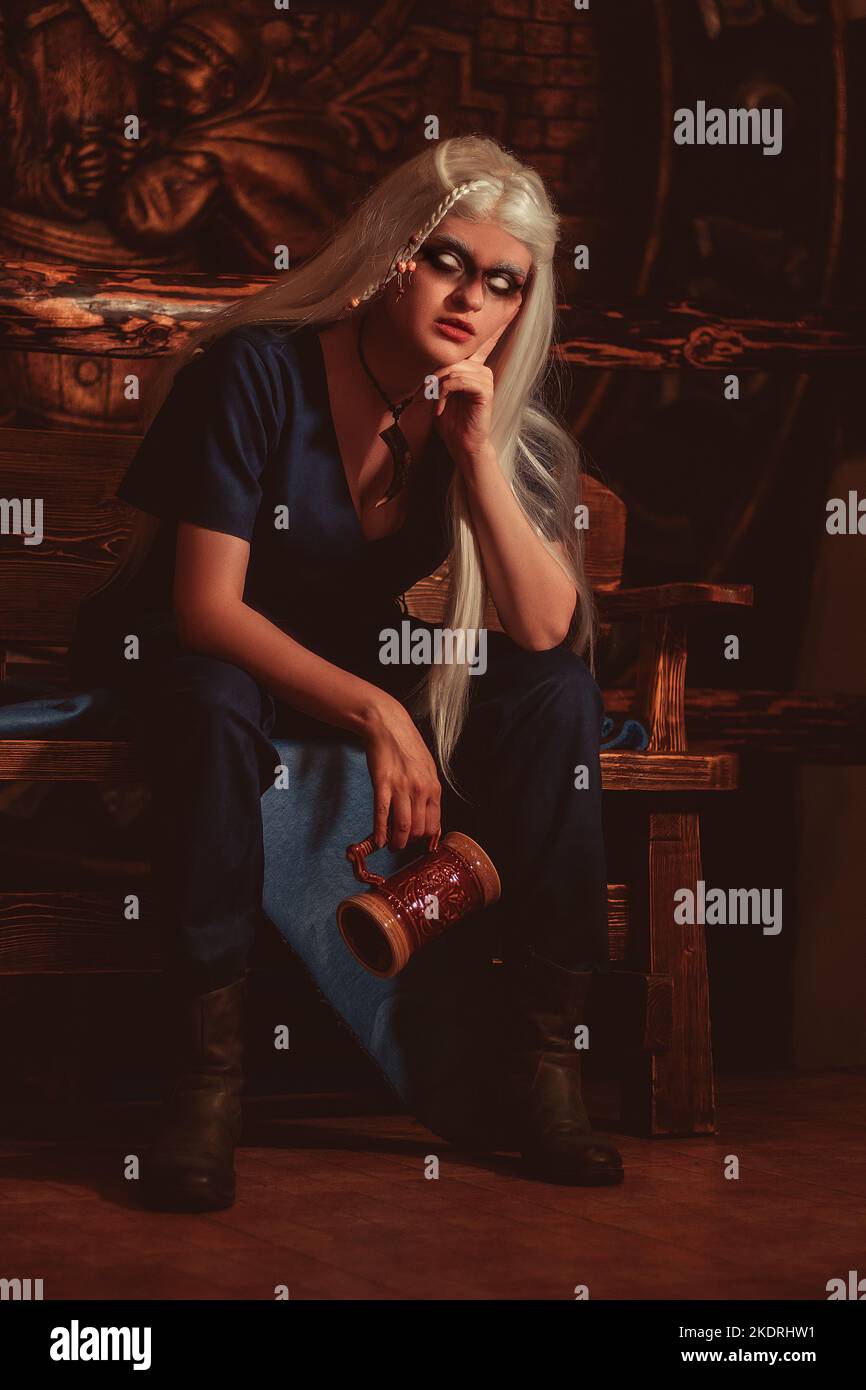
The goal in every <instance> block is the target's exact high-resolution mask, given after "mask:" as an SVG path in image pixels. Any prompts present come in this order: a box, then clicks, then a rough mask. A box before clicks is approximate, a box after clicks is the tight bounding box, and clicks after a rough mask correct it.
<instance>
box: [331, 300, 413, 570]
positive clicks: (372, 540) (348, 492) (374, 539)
mask: <svg viewBox="0 0 866 1390" xmlns="http://www.w3.org/2000/svg"><path fill="white" fill-rule="evenodd" d="M310 331H311V334H312V337H313V340H314V341H315V344H316V348H317V350H318V359H319V369H320V380H321V387H322V403H323V405H324V407H325V414H326V415H327V419H328V429H329V431H330V435H331V443H332V445H333V448H332V452H333V455H334V458H335V460H336V464H337V469H338V472H339V474H340V477H341V478H342V480H343V494H344V496H345V498H346V501H347V503H348V506H349V511H350V512H351V514H352V516H353V517H354V518H355V528H356V530H357V532H358V535H359V536H360V537H361V540H362V541H363V542H364V544H365V545H383V544H384V543H385V541H394V540H396V539H397V537H398V536H402V535H403V534H404V532H406V531H408V529H409V523H410V521H411V520H412V500H413V492H414V488H413V483H414V481H415V478H416V476H417V474H416V470H417V467H419V466H420V465H421V464H422V462H423V460H424V459H425V458H426V457H427V453H428V451H429V449H430V446H431V444H432V443H433V442H434V436H435V438H436V439H438V437H439V436H438V435H437V434H436V430H435V427H434V428H431V431H430V434H429V435H428V437H427V442H426V444H425V446H424V450H423V453H422V454H421V457H420V458H418V459H416V468H410V470H409V477H408V479H407V481H406V488H407V492H408V496H407V498H406V515H405V516H404V518H403V520H402V522H401V524H400V525H399V526H398V527H397V529H396V531H389V532H388V534H387V535H385V536H368V535H366V534H365V532H364V527H363V524H362V522H361V517H360V515H359V513H358V508H357V507H356V506H355V499H354V497H353V496H352V489H351V487H350V486H349V479H348V477H347V474H346V465H345V464H344V462H343V454H342V451H341V449H340V441H339V439H338V437H337V426H336V424H335V423H334V411H333V408H332V406H331V391H330V386H329V384H328V367H327V363H326V361H325V350H324V348H323V347H322V341H321V339H320V337H319V335H318V333H317V331H316V327H315V325H314V324H313V325H310Z"/></svg>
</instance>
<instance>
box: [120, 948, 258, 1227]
mask: <svg viewBox="0 0 866 1390" xmlns="http://www.w3.org/2000/svg"><path fill="white" fill-rule="evenodd" d="M174 988H175V992H176V998H177V1001H178V1010H177V1022H178V1025H179V1031H180V1066H179V1074H178V1076H177V1079H176V1081H175V1084H174V1087H173V1090H172V1093H171V1095H170V1097H169V1099H168V1100H167V1101H166V1104H165V1107H164V1110H163V1116H162V1125H161V1129H160V1133H159V1136H158V1138H157V1140H156V1142H155V1143H154V1144H153V1145H152V1147H151V1149H150V1151H149V1152H148V1153H147V1154H146V1155H145V1157H144V1160H143V1163H142V1196H143V1200H144V1202H145V1204H146V1205H147V1206H149V1207H157V1208H159V1209H161V1210H164V1211H218V1210H221V1209H222V1208H224V1207H230V1206H231V1205H232V1203H233V1202H234V1199H235V1171H234V1146H235V1144H237V1143H238V1141H239V1139H240V1136H241V1091H242V1089H243V1070H242V1051H243V1013H244V1008H243V1006H244V999H245V996H246V972H244V974H243V975H242V976H241V977H240V978H239V979H237V980H235V981H233V982H232V983H231V984H228V985H224V986H223V988H221V989H215V990H211V991H210V992H209V993H206V994H196V993H193V992H191V991H190V990H188V989H187V990H184V989H183V988H182V986H180V985H178V984H175V986H174Z"/></svg>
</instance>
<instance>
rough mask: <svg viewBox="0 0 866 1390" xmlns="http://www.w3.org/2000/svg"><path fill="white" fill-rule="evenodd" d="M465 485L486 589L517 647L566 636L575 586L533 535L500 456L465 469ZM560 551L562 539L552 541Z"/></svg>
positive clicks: (543, 646)
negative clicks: (500, 462) (512, 489)
mask: <svg viewBox="0 0 866 1390" xmlns="http://www.w3.org/2000/svg"><path fill="white" fill-rule="evenodd" d="M463 483H464V487H465V490H466V497H467V500H468V503H469V510H470V512H471V514H472V522H473V526H474V529H475V536H476V539H477V541H478V548H479V550H480V551H481V558H482V562H483V566H484V574H485V578H486V580H487V585H488V588H489V589H490V593H491V595H492V597H493V602H494V603H495V604H496V611H497V613H498V614H499V617H500V621H501V622H502V626H503V627H504V628H505V631H506V632H507V633H508V635H509V637H511V638H512V639H513V640H514V641H515V642H516V643H517V644H518V646H521V647H527V648H529V650H530V651H546V650H547V649H548V647H555V646H556V645H557V643H559V642H562V641H564V640H565V637H566V635H567V633H568V629H569V626H570V624H571V620H572V617H573V616H574V610H575V607H576V605H577V590H576V589H575V587H574V585H573V584H572V582H571V580H570V579H569V578H568V576H567V575H566V574H563V572H562V570H561V569H560V567H559V565H558V564H557V563H556V561H555V560H554V559H553V556H552V555H549V554H548V552H547V551H546V550H545V548H544V546H543V545H542V543H541V541H540V540H539V538H538V536H537V535H536V534H535V532H534V530H533V528H532V526H531V524H530V522H529V518H528V517H527V516H526V515H525V513H524V512H523V510H522V508H521V506H520V504H519V503H518V501H517V498H516V497H515V496H514V493H513V492H512V491H511V488H510V487H509V485H508V482H507V481H506V478H505V475H504V473H503V472H502V469H501V468H500V467H499V462H498V460H497V458H496V454H495V452H494V450H493V448H492V447H491V449H490V452H489V454H487V455H486V456H485V457H484V458H482V459H481V460H480V462H479V463H477V464H476V465H475V466H467V467H464V469H463ZM554 545H555V547H556V548H557V549H558V550H559V551H560V553H562V543H561V542H554Z"/></svg>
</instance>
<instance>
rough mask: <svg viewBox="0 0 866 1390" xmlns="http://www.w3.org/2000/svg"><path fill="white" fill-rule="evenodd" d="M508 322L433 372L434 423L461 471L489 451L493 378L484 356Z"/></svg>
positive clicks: (484, 456)
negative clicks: (436, 382) (436, 381)
mask: <svg viewBox="0 0 866 1390" xmlns="http://www.w3.org/2000/svg"><path fill="white" fill-rule="evenodd" d="M510 322H511V320H510V319H509V321H508V323H510ZM508 323H504V324H502V325H501V326H500V327H499V328H497V330H496V332H495V333H492V334H491V335H490V337H489V338H486V339H485V340H484V342H483V343H482V344H481V345H480V347H478V348H476V350H475V352H473V353H472V354H471V355H470V356H469V357H464V358H463V359H462V361H460V362H453V363H452V364H451V366H449V367H440V368H439V370H438V371H437V372H436V373H435V375H436V376H437V377H438V378H439V401H438V404H437V406H436V414H435V416H434V419H433V423H434V425H435V427H436V429H437V430H438V432H439V434H440V435H441V437H442V440H443V441H444V443H445V446H446V448H447V450H448V452H449V454H450V455H451V457H452V458H453V459H454V462H455V463H456V464H457V466H458V468H460V469H461V471H463V472H467V471H469V470H471V469H473V468H475V467H477V466H479V465H480V464H482V463H483V461H484V460H485V459H486V458H487V457H488V455H489V453H490V451H491V444H490V426H491V422H492V419H493V390H494V380H493V372H492V371H491V369H490V367H488V366H487V358H488V357H489V356H490V354H491V352H492V351H493V349H494V348H495V346H496V344H497V343H498V342H499V339H500V338H501V337H502V334H503V333H504V332H505V330H506V328H507V327H508Z"/></svg>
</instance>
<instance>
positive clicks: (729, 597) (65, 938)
mask: <svg viewBox="0 0 866 1390" xmlns="http://www.w3.org/2000/svg"><path fill="white" fill-rule="evenodd" d="M137 442H138V441H137V439H136V438H133V437H128V436H125V435H112V434H101V433H89V432H88V433H81V432H79V433H68V432H62V431H43V430H38V429H0V465H2V466H0V472H2V477H3V479H4V492H5V495H6V496H7V497H13V498H14V497H19V498H27V497H40V498H42V499H44V539H43V541H42V544H41V545H39V546H32V547H30V546H25V545H24V544H23V540H22V538H21V537H19V536H13V535H6V536H0V679H2V680H5V679H6V675H7V672H6V649H7V648H9V647H13V648H16V649H20V648H24V649H25V650H26V649H27V648H32V647H35V646H39V647H44V646H48V647H53V648H58V649H60V652H61V659H62V649H63V648H64V647H65V645H66V644H67V643H68V641H69V638H70V635H71V631H72V623H73V618H74V614H75V610H76V607H77V604H78V602H79V600H80V598H81V596H82V595H83V594H85V593H86V592H88V591H89V590H90V589H92V588H93V587H95V586H96V584H97V583H99V582H101V580H102V579H103V578H104V575H105V570H106V566H107V565H109V564H110V563H112V561H113V559H114V558H115V557H116V555H117V554H118V553H119V550H120V549H121V547H122V543H123V540H124V538H125V535H126V534H127V531H128V527H129V522H130V520H131V517H132V516H133V514H134V513H133V512H132V510H131V509H129V508H127V507H125V506H124V504H123V503H120V502H118V501H117V500H116V499H115V498H114V495H113V494H114V491H115V488H116V486H117V484H118V483H119V481H120V478H121V477H122V475H123V473H124V471H125V469H126V467H127V464H128V462H129V460H130V459H131V457H132V454H133V453H134V451H135V448H136V445H137ZM586 501H587V503H588V505H589V510H590V525H589V530H588V533H587V534H588V568H589V574H590V578H591V581H592V584H593V588H594V591H595V593H596V595H597V598H598V602H599V606H600V613H601V618H602V621H603V623H606V624H610V623H612V622H619V621H624V620H634V621H636V622H640V624H641V645H640V659H639V678H638V684H637V689H636V691H635V693H634V701H633V711H634V714H635V716H636V717H637V718H639V719H641V720H642V722H644V724H645V726H646V728H647V729H648V731H649V735H650V743H649V749H648V750H647V751H645V752H629V751H606V752H603V753H602V757H601V762H602V775H603V784H604V788H605V791H606V792H607V793H609V794H610V795H612V796H616V797H621V796H623V795H624V794H626V793H628V794H630V795H631V796H632V797H634V798H635V805H636V807H637V808H638V811H637V814H638V819H639V822H640V825H641V829H640V836H641V840H640V845H639V846H638V852H637V853H636V862H637V864H638V871H637V872H636V874H635V879H634V881H633V882H630V883H628V884H624V883H614V884H610V885H609V889H608V902H609V929H610V954H611V959H612V961H613V962H614V969H613V970H612V972H611V974H610V976H609V977H607V978H606V979H605V980H604V981H603V983H602V984H601V988H600V994H599V996H598V999H597V1008H596V1014H597V1021H596V1023H595V1024H594V1027H595V1028H596V1030H597V1031H596V1032H595V1033H594V1040H597V1042H598V1044H599V1045H600V1046H601V1047H604V1048H609V1049H610V1050H611V1054H612V1055H615V1056H616V1058H617V1064H618V1068H619V1071H620V1074H621V1077H622V1093H621V1119H622V1123H623V1126H624V1128H626V1129H627V1130H629V1131H631V1132H632V1133H636V1134H644V1135H677V1134H706V1133H713V1132H714V1130H715V1097H714V1081H713V1063H712V1049H711V1036H710V1016H709V996H708V983H707V964H706V951H705V942H704V936H703V927H702V926H699V925H695V926H680V925H677V924H676V923H675V922H674V919H673V903H674V897H673V895H674V892H675V890H676V889H680V888H691V889H692V890H693V891H694V890H695V885H696V883H697V881H698V880H699V879H700V878H701V877H702V872H701V853H700V834H699V809H698V807H697V805H696V798H697V797H699V796H701V795H703V794H705V793H710V792H723V791H733V790H735V789H736V787H737V779H738V757H737V755H736V754H735V753H731V752H725V753H719V752H710V751H699V752H689V750H688V747H687V742H686V729H685V678H686V655H687V642H686V625H687V620H688V618H689V616H690V615H691V616H693V615H695V614H697V613H698V612H699V611H700V610H703V609H705V607H706V605H710V604H736V605H748V604H750V603H751V601H752V591H751V589H750V588H749V587H748V586H743V585H736V586H731V585H726V586H723V585H709V584H666V585H661V586H657V587H653V588H647V589H633V590H624V589H622V588H621V587H620V580H621V576H622V565H623V553H624V547H625V531H626V511H625V506H624V504H623V503H622V502H621V500H620V499H619V498H617V497H616V496H615V495H614V494H613V493H612V492H610V491H608V490H607V489H606V488H604V487H603V486H602V485H601V484H600V483H598V482H597V481H594V480H592V479H588V480H587V487H586ZM447 584H448V567H447V564H446V565H445V566H443V567H442V569H441V570H439V571H437V573H436V574H435V575H432V576H430V577H429V578H428V579H425V580H424V581H422V582H421V583H420V584H418V585H417V586H416V587H415V588H414V589H412V590H411V591H410V592H409V594H407V596H406V598H407V604H408V607H409V609H410V611H411V612H413V613H415V614H416V615H418V616H420V617H423V618H426V619H428V620H430V621H434V622H440V621H442V618H443V614H444V604H445V599H446V595H447ZM487 622H488V625H489V626H490V627H491V628H496V629H500V630H501V627H500V624H499V621H498V619H497V616H496V612H495V609H494V608H493V605H492V603H491V604H490V605H489V608H488V615H487ZM8 780H27V781H29V782H52V783H55V782H121V781H135V782H139V781H146V772H145V770H144V769H143V768H142V767H141V766H140V764H139V762H138V759H137V757H136V751H135V749H134V747H132V746H131V745H130V744H128V743H124V742H119V741H110V740H105V739H102V740H100V739H88V738H74V739H73V738H69V739H38V738H37V739H12V740H9V739H7V740H2V739H0V781H8ZM578 910H579V904H575V911H576V912H577V911H578ZM142 970H150V971H156V970H158V965H157V962H156V961H155V959H154V958H153V957H152V956H151V955H149V954H148V950H147V948H146V946H145V945H144V943H142V941H141V940H140V937H139V936H137V935H136V934H135V933H132V932H130V933H128V934H126V933H119V932H118V929H117V914H116V911H115V910H114V909H113V908H111V907H110V906H109V904H108V903H107V901H106V900H105V899H104V896H102V895H100V893H98V892H77V891H66V892H59V891H54V892H41V891H36V892H27V893H21V892H7V893H0V985H2V980H3V978H4V977H7V978H8V977H11V976H18V977H20V976H45V975H49V974H51V975H61V976H63V975H65V974H66V973H76V972H105V971H124V972H130V971H131V972H135V971H142Z"/></svg>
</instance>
